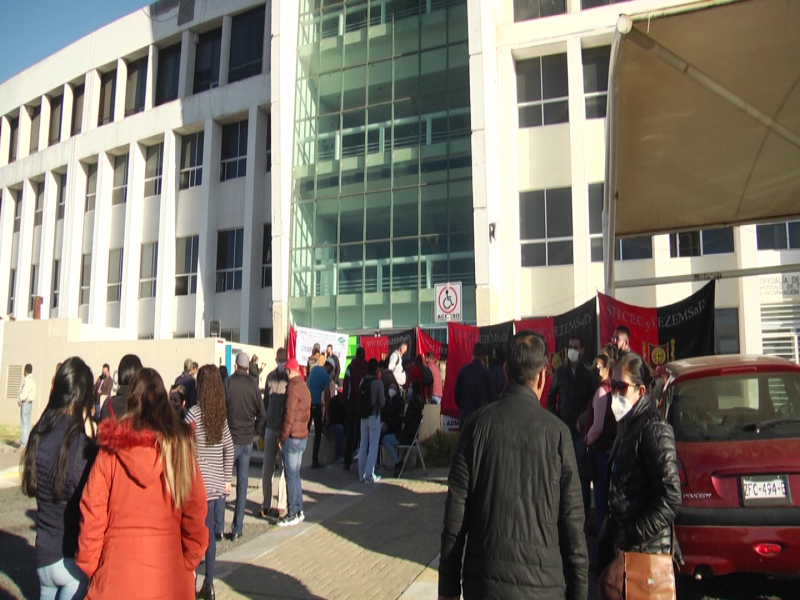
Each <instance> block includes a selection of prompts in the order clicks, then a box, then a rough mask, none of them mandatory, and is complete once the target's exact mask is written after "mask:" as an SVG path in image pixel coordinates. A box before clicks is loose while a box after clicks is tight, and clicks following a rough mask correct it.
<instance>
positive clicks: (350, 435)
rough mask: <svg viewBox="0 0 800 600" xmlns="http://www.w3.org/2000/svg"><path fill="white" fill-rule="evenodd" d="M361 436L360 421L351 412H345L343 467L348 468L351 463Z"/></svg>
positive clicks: (353, 412)
mask: <svg viewBox="0 0 800 600" xmlns="http://www.w3.org/2000/svg"><path fill="white" fill-rule="evenodd" d="M360 434H361V419H359V418H358V416H357V415H356V412H355V408H353V410H348V411H347V421H346V422H345V425H344V466H345V467H346V468H348V469H349V468H350V465H351V463H352V462H353V452H355V449H356V446H358V437H359V435H360Z"/></svg>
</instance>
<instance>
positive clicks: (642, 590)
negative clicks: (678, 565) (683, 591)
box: [597, 531, 677, 600]
mask: <svg viewBox="0 0 800 600" xmlns="http://www.w3.org/2000/svg"><path fill="white" fill-rule="evenodd" d="M671 535H674V531H673V532H671ZM673 547H674V546H673ZM597 585H598V588H599V595H600V600H676V597H677V593H676V590H675V568H674V565H673V557H672V554H642V553H639V552H622V551H620V552H619V553H617V556H616V558H615V559H614V560H612V561H611V563H610V564H609V565H608V566H607V567H606V568H605V570H604V571H603V572H602V573H601V574H600V577H599V578H598V580H597Z"/></svg>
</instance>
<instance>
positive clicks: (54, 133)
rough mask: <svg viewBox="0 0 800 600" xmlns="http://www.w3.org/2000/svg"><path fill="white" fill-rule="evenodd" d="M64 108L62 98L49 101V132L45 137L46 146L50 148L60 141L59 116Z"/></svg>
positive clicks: (58, 97) (57, 97)
mask: <svg viewBox="0 0 800 600" xmlns="http://www.w3.org/2000/svg"><path fill="white" fill-rule="evenodd" d="M63 108H64V96H56V97H55V98H51V99H50V132H49V135H48V136H47V145H48V146H52V145H53V144H57V143H58V142H59V141H60V140H61V115H62V113H63Z"/></svg>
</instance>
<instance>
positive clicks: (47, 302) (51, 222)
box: [38, 171, 61, 319]
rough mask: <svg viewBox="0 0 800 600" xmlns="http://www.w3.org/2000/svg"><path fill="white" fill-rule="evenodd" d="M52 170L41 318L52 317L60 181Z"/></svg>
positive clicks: (46, 191)
mask: <svg viewBox="0 0 800 600" xmlns="http://www.w3.org/2000/svg"><path fill="white" fill-rule="evenodd" d="M57 176H58V177H61V175H58V174H54V173H53V172H52V171H50V172H48V173H46V174H45V180H44V215H43V217H44V218H43V219H42V234H41V238H40V242H39V257H38V259H39V296H41V297H42V312H41V318H42V319H48V318H50V307H51V305H52V301H51V297H52V290H53V283H52V282H53V257H54V249H55V242H56V210H57V206H58V181H57V180H56V177H57Z"/></svg>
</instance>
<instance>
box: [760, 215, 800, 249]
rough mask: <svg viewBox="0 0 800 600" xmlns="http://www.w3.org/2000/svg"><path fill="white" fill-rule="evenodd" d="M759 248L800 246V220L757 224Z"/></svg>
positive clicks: (792, 247)
mask: <svg viewBox="0 0 800 600" xmlns="http://www.w3.org/2000/svg"><path fill="white" fill-rule="evenodd" d="M756 235H757V238H758V249H759V250H794V249H797V248H800V221H787V222H784V223H770V224H768V225H757V226H756Z"/></svg>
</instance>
